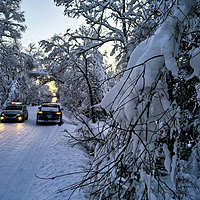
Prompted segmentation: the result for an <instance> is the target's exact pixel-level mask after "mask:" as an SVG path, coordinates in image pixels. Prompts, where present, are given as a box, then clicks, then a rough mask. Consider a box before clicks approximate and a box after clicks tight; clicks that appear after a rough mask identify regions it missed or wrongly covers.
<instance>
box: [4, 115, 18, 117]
mask: <svg viewBox="0 0 200 200" xmlns="http://www.w3.org/2000/svg"><path fill="white" fill-rule="evenodd" d="M5 116H6V117H15V116H16V114H6V115H5Z"/></svg>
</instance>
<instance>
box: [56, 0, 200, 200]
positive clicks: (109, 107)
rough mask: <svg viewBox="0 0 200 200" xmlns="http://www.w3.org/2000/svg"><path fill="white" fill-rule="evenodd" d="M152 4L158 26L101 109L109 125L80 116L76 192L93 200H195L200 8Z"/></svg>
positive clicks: (195, 4) (184, 3)
mask: <svg viewBox="0 0 200 200" xmlns="http://www.w3.org/2000/svg"><path fill="white" fill-rule="evenodd" d="M60 2H65V3H66V2H67V1H60ZM74 2H75V1H69V4H68V5H70V3H74ZM81 2H82V1H81ZM81 2H79V3H81ZM104 2H105V3H106V2H107V1H104ZM109 2H110V1H109ZM142 2H143V1H142ZM157 3H160V7H159V8H160V9H159V10H158V11H157V12H159V13H163V15H162V20H161V21H162V23H161V24H160V25H159V27H158V28H157V30H156V31H155V32H154V31H153V32H152V33H150V34H149V35H148V36H149V37H147V39H146V40H144V41H142V42H141V43H140V44H138V45H137V47H136V48H134V51H133V52H132V54H131V56H130V60H129V62H128V66H127V69H126V72H125V73H124V75H123V78H122V79H121V80H120V82H119V83H118V84H117V85H116V86H115V87H113V88H112V89H111V90H110V91H109V92H108V94H106V96H105V97H104V99H103V100H102V102H101V104H100V105H101V107H103V108H104V109H105V110H106V111H107V113H108V114H109V117H108V119H107V121H106V123H105V124H103V125H102V124H100V125H101V126H100V127H99V128H98V129H95V127H94V124H92V123H90V122H89V121H88V120H85V118H84V117H82V122H84V125H83V126H82V128H80V127H79V130H78V135H77V137H75V138H74V139H75V140H77V141H78V142H81V141H84V144H85V143H87V142H88V144H89V145H90V147H91V146H92V148H89V149H90V151H92V152H91V153H93V154H94V157H93V160H92V161H91V165H90V168H89V169H88V170H87V172H86V176H85V177H84V179H83V181H82V182H81V186H86V187H87V186H88V185H91V186H92V187H91V188H92V189H91V190H90V192H91V194H92V195H94V196H93V197H94V199H95V198H97V199H137V200H149V199H153V200H162V199H163V200H165V199H170V200H172V199H198V198H199V194H200V193H199V191H200V185H199V180H200V175H199V155H200V154H199V153H200V152H199V130H200V129H199V127H200V126H199V124H200V123H199V118H198V114H199V105H198V101H197V100H198V99H196V97H198V96H199V94H198V93H199V91H198V90H199V85H198V83H199V78H200V73H199V71H200V66H199V63H200V62H199V59H200V56H199V38H198V33H197V32H199V1H198V0H190V1H187V0H179V1H173V0H171V1H157ZM149 4H150V7H151V6H154V2H153V1H152V4H151V2H149ZM142 8H143V7H142V3H141V10H140V11H141V12H142ZM146 9H148V8H147V7H146ZM155 20H156V19H155ZM133 41H134V40H133ZM194 76H196V77H194ZM188 90H189V91H188ZM183 99H184V100H183ZM195 114H196V118H194V117H193V116H192V115H195ZM184 115H185V116H184ZM184 119H185V120H186V121H187V122H185V121H184ZM189 120H191V121H189ZM180 123H182V124H180ZM184 124H185V125H186V126H187V125H189V126H190V127H184ZM184 128H185V129H184ZM187 128H188V130H186V129H187ZM190 128H191V129H194V130H189V129H190ZM186 131H188V132H187V135H188V136H189V137H188V138H187V139H189V140H190V141H189V143H188V144H187V141H185V140H183V135H186V134H185V133H186ZM195 131H196V132H197V133H196V134H193V133H194V132H195ZM182 143H184V146H182ZM191 143H193V147H192V146H191V145H192V144H191ZM91 144H92V145H91ZM183 148H185V149H186V148H187V153H188V156H186V157H187V158H184V157H183V153H184V155H185V152H186V151H183ZM79 186H80V185H78V186H74V187H72V188H73V189H77V188H79Z"/></svg>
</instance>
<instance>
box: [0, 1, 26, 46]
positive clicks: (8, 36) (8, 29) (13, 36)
mask: <svg viewBox="0 0 200 200" xmlns="http://www.w3.org/2000/svg"><path fill="white" fill-rule="evenodd" d="M20 3H21V0H9V1H7V0H0V44H1V46H2V45H3V44H5V43H8V42H16V41H17V39H20V38H21V33H22V32H24V31H25V28H26V27H25V25H23V22H24V21H25V18H24V12H22V11H20Z"/></svg>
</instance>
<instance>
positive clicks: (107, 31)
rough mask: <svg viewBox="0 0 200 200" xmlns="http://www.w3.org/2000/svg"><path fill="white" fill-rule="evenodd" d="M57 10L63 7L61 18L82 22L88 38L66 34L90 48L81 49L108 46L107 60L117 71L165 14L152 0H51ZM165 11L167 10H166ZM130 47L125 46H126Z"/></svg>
mask: <svg viewBox="0 0 200 200" xmlns="http://www.w3.org/2000/svg"><path fill="white" fill-rule="evenodd" d="M54 2H55V4H56V5H57V6H64V7H65V14H66V15H67V16H69V17H72V18H80V19H85V21H86V23H87V24H88V26H89V28H90V30H92V32H93V34H92V35H86V34H84V35H83V34H80V32H79V30H76V32H75V33H74V32H72V33H70V32H67V33H66V34H68V35H70V36H71V38H72V39H74V40H77V39H87V40H90V41H91V42H90V45H88V46H87V47H85V48H84V49H82V51H83V52H84V51H87V50H88V49H90V48H91V47H99V46H102V45H104V44H106V43H110V45H112V50H111V54H110V55H111V56H112V55H115V56H116V57H115V58H116V60H117V61H118V65H117V68H121V69H123V68H125V67H126V66H127V61H128V60H129V57H130V53H131V51H132V50H133V49H134V48H135V47H136V46H137V44H139V43H140V42H141V41H143V40H144V39H146V38H147V37H148V36H149V35H150V34H153V31H154V30H156V27H157V26H159V23H161V17H163V15H166V12H169V10H170V7H171V6H172V5H170V6H169V8H167V9H166V10H165V11H164V10H160V6H161V2H162V1H156V0H146V1H140V0H115V1H113V0H105V1H104V0H86V1H76V0H70V1H69V0H54ZM168 9H169V10H168ZM131 41H133V42H132V43H131V46H130V45H129V44H130V42H131Z"/></svg>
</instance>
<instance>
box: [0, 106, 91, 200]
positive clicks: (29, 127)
mask: <svg viewBox="0 0 200 200" xmlns="http://www.w3.org/2000/svg"><path fill="white" fill-rule="evenodd" d="M28 110H29V119H28V120H27V121H25V122H23V123H0V152H1V153H0V199H1V200H21V199H22V200H31V199H34V200H41V199H43V200H45V199H48V200H50V199H67V198H68V197H69V195H70V194H71V192H72V191H70V190H69V191H65V192H62V193H58V191H59V189H63V188H66V187H68V186H69V185H71V184H73V183H75V182H77V181H80V180H81V177H82V175H83V174H81V173H78V174H74V175H68V176H63V177H60V178H56V179H54V180H52V179H50V180H45V179H39V178H37V177H36V176H35V174H36V175H37V176H39V177H42V178H48V177H54V176H58V175H62V174H67V173H72V172H81V171H83V168H84V167H86V165H87V162H88V156H87V154H86V153H85V152H84V149H82V148H81V147H78V146H75V147H73V148H72V147H70V146H69V145H68V138H67V137H65V135H67V134H66V132H64V130H65V129H68V130H69V131H70V132H73V130H74V128H75V126H74V125H72V124H71V123H69V122H70V121H69V120H68V118H67V117H66V116H63V120H64V124H63V125H62V126H58V125H48V126H46V125H45V126H44V125H41V126H37V125H36V124H35V118H36V113H37V107H28ZM85 198H86V197H85V194H84V193H83V192H82V193H78V191H77V193H76V194H75V195H73V197H72V199H73V200H77V199H80V200H81V199H85Z"/></svg>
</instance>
